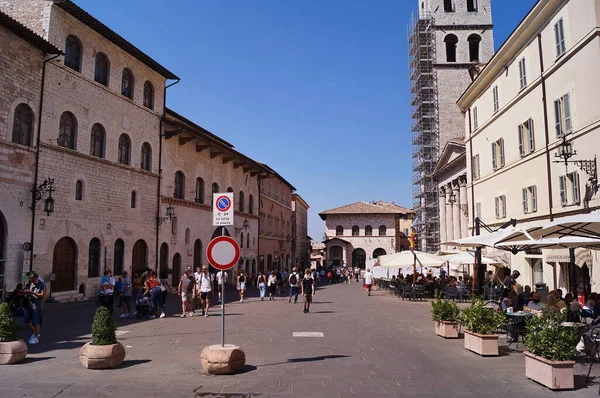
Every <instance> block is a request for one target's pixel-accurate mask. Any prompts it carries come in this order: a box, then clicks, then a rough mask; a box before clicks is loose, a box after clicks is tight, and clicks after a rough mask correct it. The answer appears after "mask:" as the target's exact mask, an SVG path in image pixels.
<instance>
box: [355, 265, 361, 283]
mask: <svg viewBox="0 0 600 398" xmlns="http://www.w3.org/2000/svg"><path fill="white" fill-rule="evenodd" d="M359 276H360V268H358V267H354V277H355V279H356V282H358V277H359Z"/></svg>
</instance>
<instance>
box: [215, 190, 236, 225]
mask: <svg viewBox="0 0 600 398" xmlns="http://www.w3.org/2000/svg"><path fill="white" fill-rule="evenodd" d="M229 225H233V192H226V193H215V194H213V226H214V227H219V226H229Z"/></svg>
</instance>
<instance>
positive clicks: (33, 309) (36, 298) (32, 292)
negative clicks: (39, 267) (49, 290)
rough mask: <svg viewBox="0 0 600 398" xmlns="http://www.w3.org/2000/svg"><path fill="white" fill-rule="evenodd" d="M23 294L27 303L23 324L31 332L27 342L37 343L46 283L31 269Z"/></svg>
mask: <svg viewBox="0 0 600 398" xmlns="http://www.w3.org/2000/svg"><path fill="white" fill-rule="evenodd" d="M23 294H24V296H25V300H24V301H28V303H29V305H28V308H27V310H26V311H25V317H24V322H25V325H26V326H27V327H28V328H29V330H31V332H32V334H31V337H30V338H29V344H37V343H39V342H40V325H41V322H42V306H43V301H44V296H45V295H46V285H45V284H44V282H42V281H41V280H40V278H39V276H38V274H37V273H35V272H33V271H31V272H30V273H29V283H27V285H26V286H25V290H24V291H23Z"/></svg>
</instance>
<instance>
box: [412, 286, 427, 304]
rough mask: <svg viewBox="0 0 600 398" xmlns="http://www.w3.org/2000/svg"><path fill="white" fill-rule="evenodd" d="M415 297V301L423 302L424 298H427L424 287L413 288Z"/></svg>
mask: <svg viewBox="0 0 600 398" xmlns="http://www.w3.org/2000/svg"><path fill="white" fill-rule="evenodd" d="M413 295H414V297H415V300H417V299H418V300H419V301H421V300H423V297H424V296H425V287H424V286H422V285H416V286H415V287H414V288H413Z"/></svg>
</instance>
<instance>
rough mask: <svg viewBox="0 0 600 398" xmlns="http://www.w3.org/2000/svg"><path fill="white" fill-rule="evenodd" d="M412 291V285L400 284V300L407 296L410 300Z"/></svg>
mask: <svg viewBox="0 0 600 398" xmlns="http://www.w3.org/2000/svg"><path fill="white" fill-rule="evenodd" d="M412 293H413V288H412V286H411V285H409V284H408V283H403V284H402V301H404V300H405V299H406V298H408V299H409V300H410V299H411V298H412Z"/></svg>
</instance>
